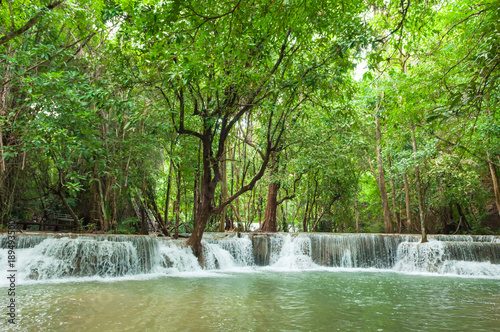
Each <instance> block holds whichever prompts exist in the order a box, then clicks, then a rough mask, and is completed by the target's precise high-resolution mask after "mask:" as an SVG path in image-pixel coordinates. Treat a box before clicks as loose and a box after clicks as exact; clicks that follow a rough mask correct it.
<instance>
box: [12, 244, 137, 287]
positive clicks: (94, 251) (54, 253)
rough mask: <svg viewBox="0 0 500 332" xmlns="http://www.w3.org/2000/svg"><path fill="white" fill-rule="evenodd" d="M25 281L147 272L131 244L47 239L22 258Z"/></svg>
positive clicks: (20, 263)
mask: <svg viewBox="0 0 500 332" xmlns="http://www.w3.org/2000/svg"><path fill="white" fill-rule="evenodd" d="M19 266H20V273H21V274H24V276H25V278H26V279H32V280H33V279H34V280H41V279H59V278H66V277H89V276H100V277H111V276H123V275H126V274H138V273H141V272H145V271H144V269H143V268H141V266H140V264H139V259H138V256H137V250H136V249H135V248H134V247H133V246H132V244H131V243H130V242H110V241H96V240H93V239H92V240H89V239H69V238H63V239H45V240H44V241H43V242H41V243H40V244H38V245H36V246H35V247H33V248H30V249H26V252H24V253H23V255H21V256H20V259H19Z"/></svg>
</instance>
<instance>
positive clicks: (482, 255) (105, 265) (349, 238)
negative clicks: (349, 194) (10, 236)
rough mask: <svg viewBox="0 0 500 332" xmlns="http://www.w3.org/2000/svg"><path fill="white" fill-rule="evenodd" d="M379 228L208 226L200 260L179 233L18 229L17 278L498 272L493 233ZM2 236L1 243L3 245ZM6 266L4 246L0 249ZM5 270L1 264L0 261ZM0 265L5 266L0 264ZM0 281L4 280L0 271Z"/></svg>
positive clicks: (499, 255) (499, 245) (498, 248)
mask: <svg viewBox="0 0 500 332" xmlns="http://www.w3.org/2000/svg"><path fill="white" fill-rule="evenodd" d="M429 239H430V241H429V242H428V243H424V244H420V243H419V240H420V238H419V237H418V236H413V235H381V234H326V233H325V234H307V233H300V234H292V235H290V234H260V233H256V234H248V235H247V234H242V235H241V237H237V236H234V235H233V234H229V235H228V234H207V236H206V237H205V240H204V241H203V254H204V267H203V268H202V267H201V266H200V265H199V263H198V260H197V259H196V258H195V257H194V256H193V254H192V251H191V249H190V248H189V247H187V246H186V243H185V241H184V240H171V239H164V238H153V237H149V236H119V235H96V236H89V235H82V236H78V235H74V234H72V235H62V234H58V235H52V234H51V235H47V234H46V235H18V236H16V252H17V262H16V266H17V269H18V271H19V277H20V281H21V283H22V282H24V281H29V280H51V279H57V280H61V279H65V278H82V277H95V278H114V277H126V276H135V275H171V274H176V273H186V272H189V273H192V272H197V271H198V272H199V271H202V270H221V271H245V272H248V271H258V270H259V269H262V268H261V266H264V269H266V270H276V271H290V270H291V271H300V270H311V269H322V270H332V271H334V270H335V269H337V268H342V269H347V270H348V269H357V270H359V269H365V268H370V269H372V270H373V269H378V270H381V271H387V270H390V271H396V272H403V273H433V274H437V275H440V274H441V275H460V276H474V277H475V276H479V277H492V278H500V241H499V237H496V236H459V235H436V236H430V237H429ZM6 243H7V241H6V236H0V244H1V245H2V247H3V248H5V247H6ZM0 253H1V254H0V266H4V267H5V266H7V250H6V249H1V250H0ZM2 270H3V271H6V270H7V269H6V268H3V269H2ZM0 273H5V272H0ZM0 277H2V278H3V279H2V281H0V283H5V282H4V281H3V280H5V278H4V276H3V275H0Z"/></svg>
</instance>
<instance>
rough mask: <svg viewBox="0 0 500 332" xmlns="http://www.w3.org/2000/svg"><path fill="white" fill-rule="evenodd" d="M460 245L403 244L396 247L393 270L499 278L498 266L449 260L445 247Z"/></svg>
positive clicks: (499, 267) (499, 266)
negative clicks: (396, 256) (396, 254)
mask: <svg viewBox="0 0 500 332" xmlns="http://www.w3.org/2000/svg"><path fill="white" fill-rule="evenodd" d="M461 245H462V244H461V243H460V242H458V243H456V244H454V243H445V242H441V241H430V242H427V243H409V242H403V243H401V244H400V245H399V247H398V261H397V263H396V265H395V266H394V268H393V270H394V271H398V272H405V273H413V274H437V275H447V276H449V275H455V276H470V277H497V278H498V277H500V265H498V264H492V263H491V262H487V261H485V262H478V261H464V260H455V259H450V257H449V256H450V254H449V253H447V250H449V249H447V247H448V246H450V247H451V246H461ZM462 246H463V245H462ZM459 249H461V248H459Z"/></svg>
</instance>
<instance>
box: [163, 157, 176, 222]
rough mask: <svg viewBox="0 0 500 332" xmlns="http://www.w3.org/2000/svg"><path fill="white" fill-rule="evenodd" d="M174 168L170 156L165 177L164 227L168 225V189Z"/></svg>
mask: <svg viewBox="0 0 500 332" xmlns="http://www.w3.org/2000/svg"><path fill="white" fill-rule="evenodd" d="M173 170H174V162H173V160H172V157H170V166H169V169H168V179H167V193H166V195H165V212H164V216H165V227H167V228H168V226H169V221H168V208H169V206H170V190H171V189H172V172H173Z"/></svg>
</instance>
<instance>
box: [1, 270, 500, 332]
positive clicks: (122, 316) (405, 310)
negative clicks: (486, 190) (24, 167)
mask: <svg viewBox="0 0 500 332" xmlns="http://www.w3.org/2000/svg"><path fill="white" fill-rule="evenodd" d="M0 291H1V296H0V299H1V300H2V304H3V303H5V302H6V297H5V294H6V289H5V288H4V287H3V288H0ZM17 299H18V300H17V301H18V314H19V317H20V321H19V323H18V324H17V329H16V330H19V331H84V330H90V331H500V281H499V280H492V279H466V278H452V277H430V276H419V275H404V274H396V273H385V272H339V271H336V272H332V271H321V272H319V271H317V272H305V271H302V272H271V271H262V272H255V273H224V274H222V273H219V274H216V273H213V274H212V276H205V277H199V276H194V277H193V276H192V277H162V278H158V279H152V280H128V281H114V282H95V281H94V282H76V283H75V282H74V283H63V284H50V283H48V284H32V285H20V286H19V287H18V293H17ZM2 316H4V315H2ZM4 318H5V316H4V317H2V324H4V325H3V327H4V330H5V329H6V324H5V322H6V321H5V319H4Z"/></svg>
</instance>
